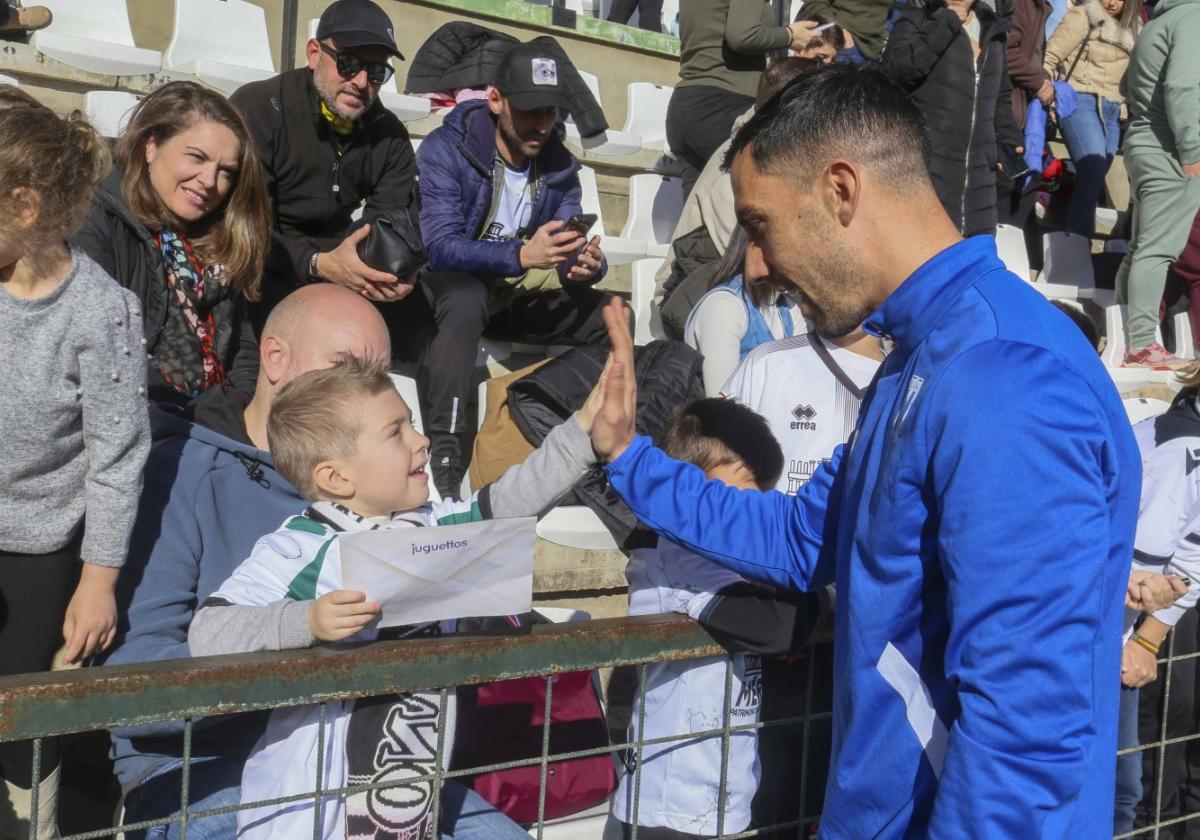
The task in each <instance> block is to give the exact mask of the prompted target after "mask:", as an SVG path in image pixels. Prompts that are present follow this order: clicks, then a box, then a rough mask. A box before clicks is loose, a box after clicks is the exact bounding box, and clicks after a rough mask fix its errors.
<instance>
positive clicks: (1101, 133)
mask: <svg viewBox="0 0 1200 840" xmlns="http://www.w3.org/2000/svg"><path fill="white" fill-rule="evenodd" d="M1078 98H1079V105H1078V107H1077V108H1076V109H1075V110H1074V111H1073V112H1072V113H1071V116H1069V117H1066V118H1065V119H1060V120H1059V128H1060V129H1061V130H1062V135H1063V140H1065V141H1066V144H1067V151H1068V152H1070V153H1071V160H1073V161H1075V189H1074V191H1073V192H1072V193H1071V200H1070V203H1069V204H1068V205H1067V230H1068V231H1070V232H1071V233H1078V234H1079V235H1080V236H1086V237H1088V238H1089V239H1090V238H1091V236H1092V235H1093V234H1094V233H1095V230H1096V207H1097V206H1098V205H1099V204H1100V196H1101V195H1102V194H1103V192H1104V176H1105V175H1107V174H1108V167H1109V166H1111V165H1112V160H1113V156H1114V155H1116V153H1117V146H1118V144H1119V143H1120V142H1121V124H1120V118H1121V106H1120V104H1118V103H1116V102H1110V101H1109V100H1107V99H1104V98H1102V97H1097V96H1096V95H1095V94H1092V93H1081V94H1079V97H1078ZM1097 99H1099V102H1097Z"/></svg>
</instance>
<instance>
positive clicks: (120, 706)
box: [0, 615, 1200, 840]
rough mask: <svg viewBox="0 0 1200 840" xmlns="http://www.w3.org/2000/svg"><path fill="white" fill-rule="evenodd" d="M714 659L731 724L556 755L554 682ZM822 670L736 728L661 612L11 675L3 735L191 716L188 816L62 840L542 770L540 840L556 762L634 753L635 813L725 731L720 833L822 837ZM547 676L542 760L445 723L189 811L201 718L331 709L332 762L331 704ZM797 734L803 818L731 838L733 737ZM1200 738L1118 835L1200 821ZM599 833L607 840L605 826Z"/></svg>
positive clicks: (693, 630) (701, 653) (1, 693)
mask: <svg viewBox="0 0 1200 840" xmlns="http://www.w3.org/2000/svg"><path fill="white" fill-rule="evenodd" d="M714 656H716V657H723V658H724V661H725V664H726V667H725V692H724V702H723V704H722V708H723V716H722V720H721V722H720V725H719V726H715V727H712V728H711V729H707V730H705V731H700V732H688V733H686V734H684V733H680V734H678V735H672V736H668V737H662V738H649V739H646V738H642V737H638V738H636V739H634V740H633V741H628V740H622V741H621V742H619V743H611V744H606V745H604V746H600V747H596V748H593V749H586V750H576V751H572V752H558V753H555V752H551V750H550V743H551V739H550V724H551V702H552V698H553V692H554V680H553V677H554V675H555V674H560V673H565V672H571V671H590V670H594V669H598V668H610V667H617V666H634V667H636V668H637V669H638V672H639V677H640V679H639V684H642V685H644V684H645V683H646V680H645V676H646V669H647V666H648V665H649V664H651V663H656V662H666V661H673V660H689V659H699V658H705V657H714ZM1197 657H1200V653H1185V654H1181V655H1178V656H1176V655H1175V654H1174V634H1172V636H1171V637H1169V639H1168V645H1167V655H1166V656H1165V657H1163V658H1162V659H1161V660H1160V673H1162V672H1164V671H1165V674H1164V675H1163V676H1162V677H1160V678H1161V679H1162V680H1163V695H1164V697H1163V705H1164V707H1165V706H1166V705H1167V704H1168V703H1169V702H1170V693H1171V687H1172V670H1173V669H1172V668H1171V667H1170V666H1171V665H1173V664H1175V663H1179V662H1184V661H1188V660H1192V659H1195V658H1197ZM813 663H814V657H811V656H810V657H808V662H807V665H806V667H807V668H808V674H807V677H808V679H807V684H806V687H805V698H804V701H803V703H802V704H801V705H802V708H799V709H797V714H796V715H794V716H792V717H785V718H781V719H777V720H769V721H761V722H756V723H745V724H735V723H734V722H733V719H732V708H733V705H734V703H733V699H734V698H733V687H734V670H733V665H732V659H731V657H730V656H729V654H728V653H727V652H726V651H725V650H724V649H723V648H722V647H721V646H720V645H719V644H718V643H717V642H715V641H714V640H713V639H712V637H711V636H709V635H708V633H707V632H706V631H704V630H703V629H702V628H701V627H700V625H699V624H697V623H696V622H694V621H692V620H691V619H689V618H686V617H684V616H679V615H656V616H640V617H636V618H621V619H605V620H595V621H584V622H574V623H564V624H547V625H535V626H533V627H529V628H526V629H525V630H523V631H521V632H517V633H511V632H505V633H480V634H472V635H453V636H444V637H438V638H432V639H430V638H425V639H414V640H409V641H395V642H375V643H371V644H365V645H358V646H347V645H342V646H330V647H315V648H310V649H304V650H292V651H284V652H279V653H259V654H246V655H236V656H221V657H208V658H197V659H191V660H174V661H167V662H154V663H145V664H140V665H124V666H112V667H104V668H93V669H85V670H78V671H58V672H51V673H46V674H37V675H22V676H14V677H4V678H0V741H16V740H32V741H33V757H34V758H33V761H34V768H33V776H34V778H37V777H38V775H39V769H40V767H39V765H40V762H41V756H42V740H43V739H45V738H50V737H55V736H60V735H68V734H72V733H79V732H88V731H95V730H104V729H112V728H117V727H125V726H133V725H140V724H153V723H164V722H177V721H183V734H182V758H183V767H182V770H181V777H180V778H181V782H180V790H179V802H180V809H181V810H180V812H179V813H178V814H176V815H174V816H171V817H164V818H161V819H155V820H147V821H143V822H138V823H127V824H125V825H123V826H116V827H112V828H103V829H98V830H94V831H87V832H84V833H79V834H72V835H70V836H69V837H64V838H63V840H92V838H102V837H115V836H118V835H119V834H120V833H122V832H129V831H133V830H138V829H148V828H152V827H155V826H162V825H169V824H174V825H176V826H178V832H179V835H180V837H182V838H186V837H187V830H188V825H189V823H193V822H195V821H196V820H199V819H202V818H205V817H213V816H218V815H221V814H229V813H231V812H234V811H239V810H243V809H247V808H256V807H261V806H264V805H272V804H280V805H283V804H286V803H291V802H296V801H301V800H312V801H313V802H314V803H315V807H314V808H313V812H314V824H313V837H314V838H318V840H319V838H320V837H321V827H322V814H323V809H324V808H325V807H326V804H325V803H327V800H328V798H329V797H333V796H349V795H353V794H356V793H361V792H363V791H368V790H372V791H374V790H387V789H389V788H395V787H400V786H404V785H411V784H414V783H424V782H431V783H432V801H433V803H434V804H433V808H434V810H433V814H432V822H433V824H434V825H437V824H438V800H439V793H440V791H441V788H442V786H443V784H444V783H445V782H446V781H447V780H450V779H459V778H462V777H465V776H474V775H475V774H478V773H487V772H494V771H500V770H506V769H511V768H517V767H531V766H537V767H538V768H539V797H538V811H537V813H538V819H537V821H536V823H534V824H533V826H532V827H530V829H529V832H530V834H531V835H532V836H534V837H537V838H539V840H541V838H542V837H543V833H544V830H545V825H546V820H545V813H546V811H545V804H546V803H545V795H546V782H547V774H548V772H549V768H550V765H551V763H553V762H557V761H566V760H572V759H578V758H586V757H590V756H596V755H604V754H610V755H614V756H615V755H618V754H620V753H623V752H625V751H628V752H629V754H630V756H631V758H632V759H633V760H632V762H631V764H632V767H633V779H632V782H633V784H632V788H633V797H632V801H633V805H632V811H633V813H634V814H636V813H637V812H638V801H639V796H640V774H641V769H642V766H643V764H642V760H641V759H642V756H643V751H644V750H645V748H646V747H650V746H654V745H659V744H666V743H681V742H688V741H696V740H700V739H704V738H713V737H719V738H721V741H722V750H721V754H722V761H721V766H720V795H719V799H718V803H719V804H718V809H719V810H718V814H717V823H718V825H717V834H718V836H719V837H721V838H727V840H733V839H734V838H744V837H755V836H764V835H773V836H776V837H780V836H786V837H803V836H807V835H808V833H809V832H810V831H812V830H814V829H815V827H816V826H817V824H818V822H819V814H817V813H807V804H808V803H807V802H806V799H807V797H806V792H807V788H808V786H809V785H808V781H809V779H808V777H809V776H810V774H811V772H812V771H813V770H814V769H816V768H817V767H818V764H819V766H820V769H821V770H822V771H823V770H824V766H825V764H826V762H827V760H828V756H827V755H825V754H823V753H821V752H817V751H813V750H810V748H809V745H810V729H811V727H812V725H813V724H814V723H816V722H818V721H824V720H827V719H828V718H829V717H830V715H829V713H828V712H814V710H813V679H812V678H813V667H814V666H813ZM538 676H541V677H544V678H545V680H546V684H545V708H544V709H543V714H542V719H543V721H544V723H543V724H542V736H541V754H540V755H539V756H536V757H533V758H525V759H519V760H514V761H506V762H502V763H496V764H489V765H486V766H481V767H468V768H459V769H454V770H449V769H446V768H445V762H444V760H443V759H444V758H445V750H446V748H447V745H446V743H445V741H444V732H445V728H444V727H440V726H439V727H438V738H437V744H436V758H435V761H434V762H433V767H434V769H433V771H432V772H430V773H426V774H424V775H412V776H407V777H404V778H402V779H399V780H395V781H392V782H388V783H382V784H365V785H346V786H340V787H328V788H326V787H324V786H323V785H322V779H323V778H324V771H323V768H322V767H321V766H320V761H319V762H318V767H317V773H316V777H315V779H314V784H313V788H312V790H311V791H310V792H307V793H304V794H298V795H293V796H287V797H280V798H276V799H269V800H262V801H256V802H246V803H240V804H238V805H231V806H226V807H220V808H207V809H204V808H196V807H193V808H190V809H189V807H188V801H189V784H190V769H191V763H190V758H191V754H192V750H191V748H192V737H193V722H194V721H195V720H196V719H197V718H201V717H208V716H213V715H231V714H239V713H246V712H254V711H260V710H268V709H280V708H286V707H295V706H301V705H311V704H318V705H319V708H320V721H321V725H320V726H319V728H318V738H319V742H318V748H317V755H318V756H324V754H325V740H324V739H325V731H326V725H325V724H326V716H325V710H326V704H327V703H329V702H333V701H340V700H352V699H356V698H365V697H378V696H384V695H390V694H398V693H404V692H413V691H420V690H430V689H433V690H438V691H439V698H440V711H441V713H442V715H443V716H444V715H445V713H446V710H447V705H448V698H449V692H450V691H452V690H454V688H455V687H457V686H466V685H478V684H481V683H491V682H497V681H501V680H509V679H516V678H522V677H538ZM638 696H640V697H641V698H642V702H641V703H640V704H637V705H636V707H635V708H633V709H631V710H630V712H631V714H632V715H633V716H635V717H636V718H637V720H638V723H639V725H638V727H637V731H638V732H639V733H644V732H645V726H644V722H645V713H646V712H645V695H644V693H641V692H639V695H638ZM784 726H792V727H797V728H799V729H800V730H801V732H802V744H803V755H802V761H801V769H800V778H799V779H796V780H795V782H796V783H797V788H796V797H797V804H798V807H797V808H796V816H795V818H794V819H791V820H787V821H783V822H780V823H778V824H775V825H769V826H757V827H754V826H752V827H751V828H749V829H747V830H744V831H736V832H732V833H730V832H726V831H725V817H726V815H725V800H726V796H725V792H726V784H727V771H728V767H729V754H730V743H731V738H732V736H734V735H736V734H737V733H739V732H748V731H757V730H765V729H768V728H773V727H784ZM1197 739H1200V732H1193V733H1189V734H1186V735H1183V736H1177V737H1168V732H1167V715H1165V714H1164V715H1163V722H1162V727H1161V731H1160V737H1159V738H1158V740H1156V741H1153V742H1150V743H1145V744H1141V745H1139V746H1137V747H1133V748H1130V749H1127V750H1122V751H1121V752H1120V753H1119V755H1123V754H1128V753H1133V752H1144V751H1148V750H1156V751H1157V756H1156V761H1157V765H1158V768H1159V772H1158V773H1157V776H1156V784H1155V790H1154V791H1153V792H1152V794H1153V798H1152V801H1153V802H1154V803H1155V807H1154V809H1153V813H1152V815H1151V816H1152V822H1151V823H1150V824H1147V825H1145V826H1142V827H1139V828H1137V829H1136V830H1134V831H1132V832H1130V833H1127V834H1122V835H1118V837H1119V838H1131V837H1138V838H1155V839H1156V840H1157V838H1159V837H1171V836H1174V835H1173V834H1172V833H1171V832H1172V831H1173V830H1174V829H1175V828H1176V827H1178V826H1181V825H1183V824H1185V823H1186V822H1187V821H1189V820H1192V819H1195V818H1197V817H1200V812H1196V813H1190V814H1182V815H1177V816H1170V817H1169V818H1167V819H1164V818H1163V815H1162V802H1163V791H1162V786H1163V782H1162V779H1163V773H1162V768H1163V766H1164V764H1165V762H1166V761H1167V750H1168V748H1170V747H1172V746H1175V745H1179V744H1184V743H1189V742H1191V741H1195V740H1197ZM33 798H34V801H33V803H32V804H33V810H34V813H33V819H31V834H30V836H31V837H34V834H33V828H32V826H35V825H36V821H37V820H36V812H37V808H38V802H37V787H36V786H35V787H34V790H33ZM632 833H633V837H634V838H636V836H637V826H636V824H635V825H633V827H632ZM594 836H595V838H596V840H599V833H598V832H597V833H596V834H595V835H594Z"/></svg>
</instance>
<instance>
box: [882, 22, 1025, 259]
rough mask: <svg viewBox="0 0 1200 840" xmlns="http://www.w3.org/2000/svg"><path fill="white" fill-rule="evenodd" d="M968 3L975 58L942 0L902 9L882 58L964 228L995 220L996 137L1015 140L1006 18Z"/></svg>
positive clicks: (985, 228)
mask: <svg viewBox="0 0 1200 840" xmlns="http://www.w3.org/2000/svg"><path fill="white" fill-rule="evenodd" d="M973 8H974V11H975V16H976V18H977V19H978V21H979V26H980V32H979V46H980V50H979V57H978V60H976V58H975V56H974V55H973V54H972V50H971V39H970V36H969V35H968V34H967V32H966V30H965V29H963V26H962V24H961V23H959V20H958V17H957V15H955V14H954V12H952V11H951V10H950V9H948V8H947V7H946V5H945V3H944V0H927V2H926V3H925V4H924V5H911V4H910V5H908V6H906V7H905V8H904V10H903V11H902V12H901V13H900V17H899V18H898V19H897V21H896V25H895V27H894V28H893V29H892V34H891V36H890V37H889V38H888V43H887V48H886V49H885V50H884V53H883V59H882V62H881V66H882V68H883V70H884V72H886V73H887V74H888V75H889V76H891V77H892V78H893V79H895V80H896V81H897V82H898V83H899V84H901V85H902V86H903V87H904V88H905V89H906V90H908V92H909V94H910V95H911V96H912V99H913V101H914V102H915V103H916V105H917V107H918V108H920V109H921V114H922V116H923V117H924V118H925V128H926V132H927V134H928V137H929V147H930V148H929V151H930V155H929V174H930V176H931V178H932V180H933V186H934V189H935V190H936V191H937V195H938V198H939V199H941V202H942V206H943V207H945V208H946V213H947V214H949V216H950V218H951V219H952V220H953V221H954V224H955V225H956V226H957V227H958V229H959V231H960V232H962V233H964V234H968V235H969V234H975V233H986V232H990V231H992V230H993V229H994V228H995V227H996V220H997V216H996V161H997V157H998V146H997V143H998V141H1002V142H1006V143H1011V144H1013V145H1020V144H1021V137H1020V133H1019V131H1018V129H1017V127H1016V124H1015V123H1014V122H1013V119H1012V104H1011V103H1012V83H1011V82H1010V80H1009V78H1008V72H1007V69H1006V66H1005V57H1004V52H1005V46H1006V42H1007V39H1006V33H1007V32H1008V30H1009V28H1010V27H1011V21H1010V20H1009V18H1008V16H1006V15H1004V14H1003V13H1001V14H997V13H996V12H995V11H993V10H992V9H991V8H990V7H989V6H986V5H984V3H982V2H976V3H975V5H974V7H973ZM1002 12H1003V10H1002Z"/></svg>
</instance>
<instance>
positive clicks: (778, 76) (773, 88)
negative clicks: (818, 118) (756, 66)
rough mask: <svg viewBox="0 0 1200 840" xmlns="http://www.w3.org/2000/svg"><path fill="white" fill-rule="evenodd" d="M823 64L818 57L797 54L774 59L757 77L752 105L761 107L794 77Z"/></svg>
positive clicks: (793, 79)
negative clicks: (803, 56)
mask: <svg viewBox="0 0 1200 840" xmlns="http://www.w3.org/2000/svg"><path fill="white" fill-rule="evenodd" d="M822 34H824V33H822ZM824 66H825V65H824V63H822V61H821V60H820V59H819V58H801V57H800V56H798V55H789V56H787V57H786V58H777V59H775V60H774V61H772V62H771V63H770V64H768V65H767V69H766V70H763V71H762V75H760V76H759V77H758V90H756V91H755V93H754V107H756V108H760V107H762V105H763V103H765V102H766V101H767V100H768V99H770V98H771V97H772V96H774V95H775V94H777V93H779V91H781V90H783V89H784V88H785V87H787V86H788V85H789V84H791V83H792V82H793V81H795V79H796V77H798V76H801V75H803V74H805V73H811V72H812V71H814V70H819V69H821V68H822V67H824Z"/></svg>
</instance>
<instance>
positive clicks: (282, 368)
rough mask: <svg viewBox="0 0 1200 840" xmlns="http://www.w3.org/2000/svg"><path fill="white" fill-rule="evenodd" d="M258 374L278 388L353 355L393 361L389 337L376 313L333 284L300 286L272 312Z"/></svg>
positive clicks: (364, 302) (348, 292)
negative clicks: (345, 355) (301, 375)
mask: <svg viewBox="0 0 1200 840" xmlns="http://www.w3.org/2000/svg"><path fill="white" fill-rule="evenodd" d="M259 343H260V345H261V347H262V374H260V380H259V386H260V388H261V386H262V385H263V384H264V383H263V381H262V379H261V376H262V375H266V376H267V378H268V380H269V383H270V385H271V386H272V387H274V388H280V387H282V386H283V385H285V384H287V383H288V382H289V381H291V380H292V379H294V378H295V377H297V376H299V375H300V374H302V373H307V372H308V371H310V370H320V369H322V368H327V367H330V366H331V365H332V364H333V363H334V362H335V361H337V358H338V357H339V356H341V355H343V354H345V353H352V354H354V355H355V356H359V357H361V358H372V359H379V360H381V361H383V362H384V363H385V364H387V363H389V362H390V361H391V355H392V354H391V347H392V345H391V339H390V337H389V336H388V330H387V325H386V324H385V323H384V322H383V317H382V316H381V315H380V314H379V311H378V310H377V309H376V308H375V307H374V306H372V305H371V304H370V303H369V302H368V301H366V300H365V299H363V298H362V297H361V296H359V295H356V294H354V292H351V291H350V290H349V289H345V288H342V287H341V286H335V285H333V284H332V283H318V284H314V285H311V286H304V287H302V288H300V289H297V290H296V291H294V292H292V293H291V294H290V295H288V296H287V297H286V298H284V299H283V300H282V301H281V302H280V303H279V305H278V306H276V307H275V308H274V309H273V310H271V315H270V317H268V318H267V323H266V325H265V326H264V327H263V333H262V336H260V341H259Z"/></svg>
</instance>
